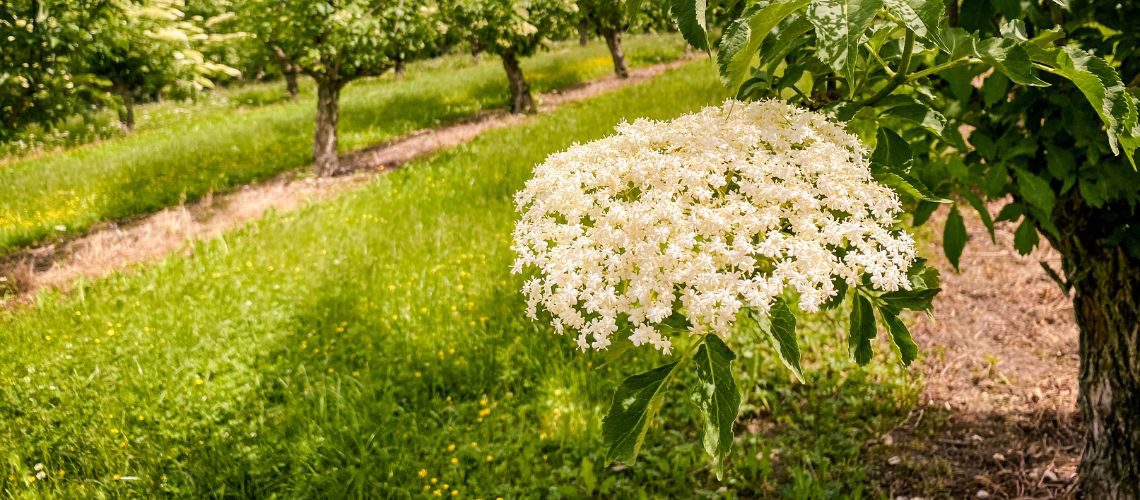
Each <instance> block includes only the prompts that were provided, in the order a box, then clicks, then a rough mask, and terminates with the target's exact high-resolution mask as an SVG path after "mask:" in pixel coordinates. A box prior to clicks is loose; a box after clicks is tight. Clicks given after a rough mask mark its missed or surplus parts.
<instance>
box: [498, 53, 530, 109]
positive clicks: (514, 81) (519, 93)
mask: <svg viewBox="0 0 1140 500" xmlns="http://www.w3.org/2000/svg"><path fill="white" fill-rule="evenodd" d="M500 57H501V58H502V60H503V69H505V70H507V82H508V83H509V84H510V87H511V113H531V112H534V111H535V107H534V98H533V97H531V95H530V85H529V84H527V83H526V78H525V77H523V72H522V67H521V66H519V59H518V57H517V56H515V54H514V53H513V52H507V53H504V54H501V55H500Z"/></svg>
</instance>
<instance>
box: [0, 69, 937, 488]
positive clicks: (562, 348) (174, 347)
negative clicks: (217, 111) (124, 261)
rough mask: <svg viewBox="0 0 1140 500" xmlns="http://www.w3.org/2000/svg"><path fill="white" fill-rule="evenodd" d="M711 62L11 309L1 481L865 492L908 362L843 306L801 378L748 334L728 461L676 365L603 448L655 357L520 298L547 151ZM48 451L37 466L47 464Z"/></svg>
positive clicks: (4, 341) (640, 107)
mask: <svg viewBox="0 0 1140 500" xmlns="http://www.w3.org/2000/svg"><path fill="white" fill-rule="evenodd" d="M709 64H710V63H708V62H707V61H701V62H696V63H692V64H689V65H687V66H686V67H684V68H682V69H680V70H677V71H674V72H670V73H668V74H666V75H663V76H662V77H659V78H658V79H656V80H654V81H653V82H651V83H648V84H645V85H641V86H635V87H631V88H627V89H624V90H621V91H618V92H615V93H612V94H608V95H604V96H600V97H597V98H594V99H591V100H589V101H586V102H583V103H579V104H574V105H570V106H567V107H565V108H562V109H560V110H558V111H556V112H554V113H552V114H550V115H548V116H543V117H538V118H536V119H535V120H533V121H529V122H527V123H525V124H523V125H520V126H517V127H512V128H507V129H501V130H497V131H493V132H490V133H487V134H485V135H484V136H482V137H481V138H479V139H477V140H475V141H473V142H472V143H470V144H468V145H465V146H462V147H460V148H457V149H455V150H449V151H446V152H443V153H441V154H439V155H437V156H435V157H434V158H432V159H430V160H425V161H420V162H416V163H415V164H414V165H411V166H409V167H408V168H406V169H403V170H401V171H397V172H394V173H392V174H389V175H385V176H382V177H380V178H377V179H376V180H374V181H372V182H371V183H370V184H369V185H367V186H366V187H365V188H363V189H361V190H359V191H355V192H352V193H350V194H348V195H345V196H343V197H341V198H339V199H337V200H333V201H331V202H327V203H323V204H318V205H313V206H309V207H307V208H305V209H302V210H299V211H295V212H289V213H284V214H277V215H271V216H269V217H267V218H265V219H262V220H260V221H258V222H257V223H255V224H253V225H251V226H249V227H247V228H245V229H242V230H239V231H236V232H231V233H228V234H226V235H225V236H224V237H221V238H217V239H214V240H211V241H208V242H203V243H200V244H198V245H196V247H195V248H194V249H193V251H192V252H191V253H190V255H189V256H187V257H171V258H169V259H167V260H165V261H163V262H162V263H160V264H157V265H153V266H149V267H144V268H140V269H138V270H136V271H134V272H131V273H125V274H118V275H115V276H112V277H110V278H108V279H105V280H101V281H98V282H94V283H88V284H85V285H81V286H79V287H78V288H77V289H76V290H74V291H73V292H71V293H68V294H60V293H58V292H45V293H41V294H40V295H38V297H37V299H36V304H34V306H30V307H25V308H18V309H15V310H11V311H8V312H2V313H0V491H4V492H7V493H6V495H7V496H10V497H33V496H42V495H50V496H57V497H96V496H97V495H103V496H110V497H120V496H122V497H127V496H131V497H134V496H142V497H149V496H157V495H159V494H170V495H173V496H185V497H195V498H199V497H207V496H248V497H268V496H271V495H277V496H280V497H290V498H293V497H315V498H344V497H379V498H384V497H393V498H409V497H420V496H429V495H430V493H431V492H432V491H434V490H439V491H440V492H441V494H446V493H447V491H445V490H444V489H443V488H444V486H443V485H444V484H446V485H447V488H448V490H455V489H458V490H460V492H461V493H460V495H459V496H461V497H471V498H496V497H500V496H501V497H504V498H533V497H552V498H582V497H587V496H590V495H596V496H599V497H603V498H611V497H618V498H636V497H679V498H691V497H695V496H699V497H713V496H717V497H720V496H725V495H727V496H742V497H755V496H775V495H780V496H786V497H793V498H826V497H834V496H837V495H844V496H860V495H862V496H870V493H872V492H869V491H865V490H864V486H863V484H864V476H863V470H864V468H863V465H862V464H861V463H860V458H859V457H860V451H861V448H862V446H863V443H864V442H865V440H867V439H868V438H870V437H873V436H877V435H878V433H880V432H882V431H883V429H884V428H886V427H887V426H889V425H891V424H892V423H894V422H895V421H896V420H897V419H898V418H899V417H900V415H902V414H904V413H905V412H906V410H907V409H908V408H909V405H911V404H913V400H914V398H915V394H916V386H915V384H914V383H912V382H910V381H908V379H907V378H906V377H905V376H904V375H903V374H902V372H901V370H899V369H898V368H896V367H894V365H893V364H892V363H893V361H890V360H887V359H885V358H884V357H883V356H880V360H879V362H877V363H874V364H872V366H871V367H869V368H867V369H865V370H864V369H859V368H856V367H854V366H853V364H852V363H850V362H849V361H847V360H846V358H847V355H846V349H845V347H843V345H844V343H845V342H844V341H843V340H842V334H841V333H840V332H841V329H840V327H839V326H838V324H836V323H833V322H832V320H831V319H829V318H825V317H817V318H812V319H809V320H806V321H802V322H801V328H800V335H801V341H802V342H803V345H804V347H805V350H806V352H807V356H806V359H805V366H804V368H805V372H806V373H807V376H808V377H809V378H810V379H811V382H812V383H811V384H810V385H795V384H793V383H791V382H790V381H789V376H788V373H787V372H786V371H785V370H784V369H783V368H782V367H781V366H780V362H779V361H778V360H777V359H776V358H775V356H774V355H773V353H772V351H771V350H770V349H769V348H768V346H767V345H764V344H760V345H757V344H755V343H754V342H753V341H751V340H749V339H734V340H733V344H734V348H735V349H736V350H737V352H738V354H740V355H741V360H742V362H741V365H740V366H741V368H742V372H744V373H747V374H748V375H747V378H746V379H742V380H741V382H740V385H741V387H742V388H743V392H744V400H745V402H746V403H745V404H746V411H747V416H746V417H745V419H743V420H742V422H741V425H740V427H739V429H738V430H739V432H740V434H741V436H742V437H741V438H740V440H739V443H738V445H737V446H736V447H735V449H734V453H733V455H732V458H731V460H730V465H729V466H730V469H729V473H728V475H727V476H726V477H725V480H724V482H718V481H717V480H716V479H715V477H714V476H713V475H712V474H711V472H709V470H708V468H707V465H706V459H705V457H704V455H703V452H702V451H701V446H700V437H699V428H700V426H699V425H698V424H697V420H696V419H697V413H696V411H695V408H694V407H693V406H692V404H691V403H689V402H688V401H689V399H688V396H687V395H686V394H683V393H680V392H676V391H675V392H673V393H671V394H670V399H669V400H668V403H667V404H666V406H665V409H664V411H663V414H662V418H661V419H660V421H659V422H658V423H657V425H655V426H654V428H653V430H651V431H650V433H649V436H648V442H647V446H646V447H645V448H644V449H643V451H642V458H641V459H640V461H639V462H638V463H637V464H636V465H635V466H633V467H627V468H624V469H621V470H615V469H612V468H607V467H605V464H604V463H603V456H604V448H603V445H602V442H601V437H600V436H601V430H600V421H601V415H602V413H603V411H604V410H605V408H606V407H607V406H608V404H609V397H610V395H611V393H612V391H613V389H614V388H615V387H616V385H617V384H618V383H619V382H620V380H621V378H623V377H624V376H627V375H630V374H633V373H636V372H637V371H640V370H642V369H645V368H648V367H650V366H653V365H655V364H659V363H661V361H662V360H661V359H660V357H659V356H658V355H657V354H654V353H652V352H650V351H648V350H645V351H637V352H636V356H633V354H634V353H632V352H631V353H630V354H628V355H627V356H626V358H623V359H620V360H619V361H616V362H614V363H611V364H609V365H607V366H606V367H604V368H599V365H600V364H601V363H602V362H603V361H604V360H605V353H602V354H582V353H579V352H576V351H575V350H574V348H573V342H572V341H571V339H569V338H566V337H559V336H556V335H554V334H553V333H552V331H551V329H550V328H549V327H548V326H546V325H543V324H539V323H534V322H531V321H529V320H527V319H526V318H525V316H524V315H523V309H524V304H523V301H522V298H521V296H520V294H519V292H518V289H519V287H520V284H521V278H520V277H518V276H512V275H510V274H509V267H510V263H511V261H512V258H513V255H512V253H511V251H510V248H509V244H510V231H511V229H512V227H513V221H514V219H515V214H514V212H513V208H512V203H511V197H512V194H513V193H514V192H515V191H516V190H518V189H519V188H520V187H521V186H522V184H523V182H524V181H525V180H526V179H527V178H528V177H529V175H530V172H531V168H532V166H533V165H534V164H536V163H538V162H540V161H541V160H542V159H543V158H544V157H545V156H546V155H548V154H549V153H551V152H553V151H555V150H558V149H561V148H564V147H566V146H568V145H569V144H571V142H572V141H585V140H589V139H593V138H597V137H599V136H601V135H604V134H606V133H607V132H608V131H610V130H612V128H613V126H614V124H616V123H617V122H619V121H620V120H622V119H629V118H632V117H637V116H652V117H659V118H666V117H670V116H674V115H677V114H679V113H682V112H685V111H689V110H693V109H696V108H698V107H700V106H702V105H705V104H709V103H713V102H718V101H719V100H720V99H722V98H723V90H722V89H721V88H720V86H719V84H718V83H717V82H716V81H715V79H714V76H713V75H714V71H712V67H711V66H710V65H709ZM753 422H755V423H753ZM750 427H751V430H752V431H754V432H755V433H753V432H750V431H749V428H750ZM452 445H454V448H453V447H452ZM36 464H42V467H41V468H42V470H43V472H45V477H44V478H43V479H41V480H35V481H32V480H30V479H29V478H31V477H34V476H35V474H36V473H37V469H36ZM421 470H423V471H425V474H426V476H424V477H421V476H420V473H419V471H421ZM433 481H434V483H433ZM425 487H426V490H425ZM722 488H723V491H722V490H721V489H722Z"/></svg>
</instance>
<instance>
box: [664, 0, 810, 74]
mask: <svg viewBox="0 0 1140 500" xmlns="http://www.w3.org/2000/svg"><path fill="white" fill-rule="evenodd" d="M674 1H681V0H674ZM808 1H809V0H790V1H784V2H776V3H772V4H769V5H767V6H764V7H761V6H760V5H759V4H758V5H753V6H752V7H749V8H748V10H745V11H744V14H743V15H742V16H741V17H740V18H738V19H736V20H735V21H733V22H732V23H731V24H729V25H728V27H727V28H725V30H724V35H722V36H721V40H720V47H719V50H718V52H717V55H716V61H717V65H718V66H719V68H720V79H721V83H723V84H724V86H725V87H727V88H728V90H729V92H730V93H731V94H732V95H736V93H737V92H738V91H739V90H740V85H741V84H742V83H743V82H744V79H745V78H746V76H747V75H748V70H749V69H750V68H751V66H752V58H753V56H755V55H756V53H757V51H759V50H760V44H761V43H763V42H764V37H766V36H768V32H770V31H772V28H774V27H775V26H776V25H777V24H779V23H780V21H783V20H784V18H786V17H788V16H790V15H791V14H792V13H793V12H795V11H797V10H799V9H801V8H803V7H804V6H806V5H807V4H808Z"/></svg>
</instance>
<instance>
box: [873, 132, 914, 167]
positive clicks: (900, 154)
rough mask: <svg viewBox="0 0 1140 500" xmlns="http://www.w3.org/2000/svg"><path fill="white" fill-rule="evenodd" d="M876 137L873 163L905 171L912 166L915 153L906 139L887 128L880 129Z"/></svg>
mask: <svg viewBox="0 0 1140 500" xmlns="http://www.w3.org/2000/svg"><path fill="white" fill-rule="evenodd" d="M876 137H877V140H876V141H875V142H876V143H875V151H874V152H872V153H871V162H872V163H878V164H880V165H886V166H888V167H892V168H895V169H897V168H902V169H905V168H907V167H909V166H910V161H911V159H913V158H914V153H913V152H911V150H910V144H907V142H906V140H905V139H903V138H902V137H900V136H899V135H898V134H896V133H895V132H894V131H893V130H890V129H886V128H880V129H879V131H878V133H877V134H876Z"/></svg>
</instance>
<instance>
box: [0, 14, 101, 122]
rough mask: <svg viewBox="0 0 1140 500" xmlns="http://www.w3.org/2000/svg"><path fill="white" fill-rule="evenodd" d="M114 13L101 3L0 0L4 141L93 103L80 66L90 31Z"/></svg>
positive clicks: (88, 82)
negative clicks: (104, 17) (25, 129)
mask: <svg viewBox="0 0 1140 500" xmlns="http://www.w3.org/2000/svg"><path fill="white" fill-rule="evenodd" d="M112 9H113V7H112V6H110V5H108V4H107V2H105V1H102V0H90V1H88V0H79V1H72V2H62V1H57V2H52V1H37V0H2V1H0V44H2V45H3V47H4V50H0V68H3V70H0V123H3V124H4V126H3V127H0V140H3V139H5V138H6V135H7V134H11V133H15V132H17V131H19V130H21V129H22V128H23V127H25V126H27V125H30V124H33V123H39V124H42V125H44V126H51V125H52V124H53V123H55V122H58V121H59V120H62V119H64V118H67V117H69V116H72V115H74V114H76V113H77V112H81V111H83V110H84V108H85V105H86V104H89V103H90V102H91V100H92V98H93V97H94V96H95V94H96V93H95V92H94V90H93V88H92V84H94V83H95V82H93V81H92V79H91V78H90V77H89V76H88V75H86V74H85V73H83V68H82V67H81V66H80V63H81V62H82V61H83V58H84V56H85V49H86V48H88V47H89V45H90V43H91V41H92V36H91V33H90V32H89V31H88V29H87V27H88V26H91V25H93V24H96V23H97V22H100V20H101V19H102V18H103V16H105V15H107V14H108V11H110V10H112Z"/></svg>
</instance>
